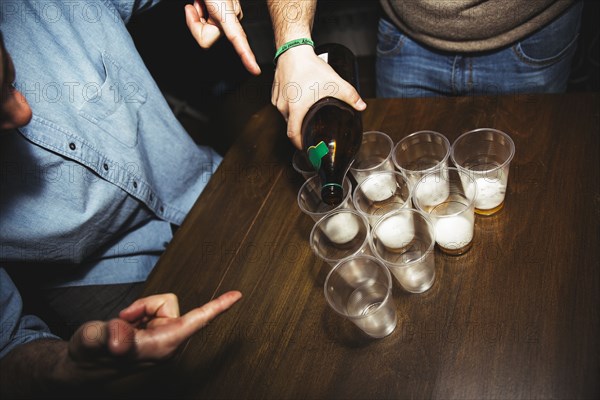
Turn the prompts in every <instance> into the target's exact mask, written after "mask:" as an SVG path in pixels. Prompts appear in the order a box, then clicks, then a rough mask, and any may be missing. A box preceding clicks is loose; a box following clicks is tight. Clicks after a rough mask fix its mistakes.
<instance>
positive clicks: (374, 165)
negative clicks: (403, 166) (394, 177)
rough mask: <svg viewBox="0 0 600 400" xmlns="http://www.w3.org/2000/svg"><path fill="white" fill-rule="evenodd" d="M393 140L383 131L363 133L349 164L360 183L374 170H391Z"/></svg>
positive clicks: (392, 166)
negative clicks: (357, 148)
mask: <svg viewBox="0 0 600 400" xmlns="http://www.w3.org/2000/svg"><path fill="white" fill-rule="evenodd" d="M393 148H394V141H393V140H392V139H391V138H390V137H389V136H388V135H387V134H386V133H383V132H379V131H368V132H364V133H363V138H362V143H361V145H360V150H359V151H358V153H357V154H356V156H355V157H354V162H353V163H352V165H351V166H350V173H351V174H352V176H353V177H354V179H355V180H356V183H357V184H360V183H361V182H362V181H363V180H365V178H366V177H367V176H369V175H371V174H372V173H374V172H379V171H393V170H394V164H393V162H392V150H393Z"/></svg>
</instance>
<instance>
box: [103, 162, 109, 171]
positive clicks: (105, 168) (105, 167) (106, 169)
mask: <svg viewBox="0 0 600 400" xmlns="http://www.w3.org/2000/svg"><path fill="white" fill-rule="evenodd" d="M102 167H103V168H104V170H105V171H108V164H106V163H105V164H104V165H103V166H102Z"/></svg>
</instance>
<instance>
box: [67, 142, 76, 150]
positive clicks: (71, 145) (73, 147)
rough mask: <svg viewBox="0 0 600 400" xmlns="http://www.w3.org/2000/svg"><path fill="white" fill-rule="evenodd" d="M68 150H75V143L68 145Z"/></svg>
mask: <svg viewBox="0 0 600 400" xmlns="http://www.w3.org/2000/svg"><path fill="white" fill-rule="evenodd" d="M69 148H70V149H71V150H75V149H76V148H77V146H75V143H73V142H71V143H69Z"/></svg>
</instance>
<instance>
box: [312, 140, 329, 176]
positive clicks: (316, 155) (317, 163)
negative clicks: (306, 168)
mask: <svg viewBox="0 0 600 400" xmlns="http://www.w3.org/2000/svg"><path fill="white" fill-rule="evenodd" d="M307 153H308V159H309V161H310V163H311V164H312V166H313V167H315V169H316V170H317V171H318V170H319V168H321V159H322V158H323V157H324V156H325V154H327V153H329V147H327V145H326V144H325V142H323V141H320V142H319V144H317V145H316V146H310V147H309V148H308V150H307Z"/></svg>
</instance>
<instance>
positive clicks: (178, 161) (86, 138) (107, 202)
mask: <svg viewBox="0 0 600 400" xmlns="http://www.w3.org/2000/svg"><path fill="white" fill-rule="evenodd" d="M154 3H156V1H139V0H138V1H134V0H129V1H125V0H113V1H109V0H97V1H86V2H72V1H64V2H57V1H53V2H46V1H39V0H38V1H32V0H12V1H11V0H2V3H1V5H0V29H1V30H2V33H3V35H4V40H5V44H6V48H7V50H8V52H9V53H10V54H11V57H12V59H13V62H14V64H15V68H16V73H17V74H16V75H17V77H16V81H15V84H14V85H15V87H16V88H17V89H19V90H20V91H21V92H22V93H23V94H24V95H25V97H26V98H27V100H28V102H29V104H30V106H31V109H32V111H33V119H32V120H31V122H30V123H29V124H28V125H27V126H26V127H24V128H21V129H19V130H18V131H15V132H8V133H6V134H3V135H0V188H1V190H0V245H1V248H0V265H1V266H4V267H10V268H15V267H16V268H32V267H34V266H35V268H36V270H38V271H40V270H43V271H45V272H50V274H48V276H52V278H51V279H48V281H47V284H48V286H49V287H60V286H73V285H89V284H110V283H126V282H139V281H143V280H145V279H146V277H147V276H148V274H149V273H150V271H151V269H152V268H153V266H154V265H155V263H156V261H157V260H158V257H159V255H160V254H161V253H162V252H163V251H164V249H165V247H166V245H167V243H168V242H169V240H170V239H171V237H172V232H171V224H176V225H178V224H181V222H182V221H183V219H184V217H185V215H186V214H187V213H188V211H189V210H190V208H191V207H192V205H193V204H194V202H195V201H196V199H197V198H198V196H199V195H200V193H201V192H202V190H203V188H204V187H205V185H206V183H207V182H208V180H209V179H210V177H211V176H212V174H213V172H214V171H215V169H216V167H217V165H218V163H219V162H220V161H221V157H220V156H219V155H218V154H217V153H215V152H214V151H212V150H211V149H208V148H203V147H199V146H197V145H196V144H195V143H194V141H193V140H192V139H191V138H190V137H189V135H188V134H187V132H185V130H184V129H183V127H182V126H181V125H180V124H179V122H178V121H177V119H176V118H175V116H174V115H173V113H172V112H171V110H170V108H169V106H168V104H167V103H166V101H165V99H164V97H163V96H162V94H161V92H160V90H159V88H158V86H157V85H156V83H155V82H154V80H153V78H152V76H151V75H150V73H149V71H148V70H147V69H146V67H145V65H144V63H143V61H142V59H141V57H140V55H139V54H138V52H137V50H136V48H135V46H134V43H133V41H132V39H131V36H130V35H129V32H128V31H127V28H126V25H125V24H126V22H127V21H128V20H129V19H130V18H131V16H132V14H133V13H134V12H136V11H139V10H142V9H144V8H147V7H150V6H152V5H154ZM182 12H183V11H182ZM161 29H168V27H161ZM173 73H177V71H176V67H175V66H174V67H173ZM32 271H33V269H32ZM54 271H56V272H57V273H56V274H53V273H52V272H54ZM59 271H60V273H59ZM3 312H4V311H3Z"/></svg>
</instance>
